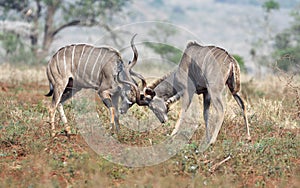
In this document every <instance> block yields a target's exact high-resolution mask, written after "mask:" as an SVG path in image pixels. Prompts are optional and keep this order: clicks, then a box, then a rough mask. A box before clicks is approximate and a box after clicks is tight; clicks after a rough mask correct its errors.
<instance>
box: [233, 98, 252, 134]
mask: <svg viewBox="0 0 300 188" xmlns="http://www.w3.org/2000/svg"><path fill="white" fill-rule="evenodd" d="M233 97H234V99H235V100H236V102H237V103H238V105H239V106H240V107H241V109H242V111H243V116H244V122H245V125H246V130H247V140H251V135H250V130H249V124H248V118H247V109H246V107H245V105H244V101H243V100H242V98H241V97H240V96H239V95H238V94H234V95H233Z"/></svg>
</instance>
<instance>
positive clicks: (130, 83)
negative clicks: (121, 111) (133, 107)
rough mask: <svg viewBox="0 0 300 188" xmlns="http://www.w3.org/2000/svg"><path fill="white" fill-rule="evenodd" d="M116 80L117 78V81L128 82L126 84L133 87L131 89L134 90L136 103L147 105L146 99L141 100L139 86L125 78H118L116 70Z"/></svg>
mask: <svg viewBox="0 0 300 188" xmlns="http://www.w3.org/2000/svg"><path fill="white" fill-rule="evenodd" d="M117 80H118V82H120V83H123V84H128V85H130V86H131V87H132V88H133V90H134V92H135V97H136V103H137V104H138V105H140V106H142V105H147V104H148V102H147V101H144V100H143V101H142V100H141V96H140V92H139V88H138V87H137V86H136V85H135V84H134V83H132V82H130V81H126V80H121V78H120V72H118V75H117Z"/></svg>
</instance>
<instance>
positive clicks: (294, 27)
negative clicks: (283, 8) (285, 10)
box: [274, 7, 300, 73]
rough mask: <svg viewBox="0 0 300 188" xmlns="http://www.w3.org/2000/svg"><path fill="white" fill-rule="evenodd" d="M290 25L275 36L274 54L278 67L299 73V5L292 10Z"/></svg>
mask: <svg viewBox="0 0 300 188" xmlns="http://www.w3.org/2000/svg"><path fill="white" fill-rule="evenodd" d="M292 16H293V18H294V20H293V22H292V24H291V27H290V28H288V29H285V30H284V31H283V32H282V33H279V34H277V35H276V37H275V51H274V55H275V57H276V58H277V59H278V60H277V62H276V63H277V66H278V68H280V69H282V70H285V71H291V72H296V73H300V7H298V8H297V9H295V10H294V11H293V12H292Z"/></svg>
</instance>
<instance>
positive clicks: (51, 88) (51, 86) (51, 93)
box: [45, 83, 53, 97]
mask: <svg viewBox="0 0 300 188" xmlns="http://www.w3.org/2000/svg"><path fill="white" fill-rule="evenodd" d="M49 87H50V91H49V93H48V94H46V95H45V96H46V97H51V96H52V95H53V85H52V84H51V83H50V84H49Z"/></svg>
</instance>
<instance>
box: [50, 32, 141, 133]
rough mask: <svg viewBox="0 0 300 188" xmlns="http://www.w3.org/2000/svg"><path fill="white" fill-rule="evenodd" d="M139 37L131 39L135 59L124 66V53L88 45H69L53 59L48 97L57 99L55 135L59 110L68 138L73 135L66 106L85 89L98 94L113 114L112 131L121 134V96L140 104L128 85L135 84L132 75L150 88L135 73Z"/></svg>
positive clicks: (52, 111)
mask: <svg viewBox="0 0 300 188" xmlns="http://www.w3.org/2000/svg"><path fill="white" fill-rule="evenodd" d="M135 36H136V35H134V36H133V37H132V39H131V48H132V50H133V53H134V57H133V60H132V62H130V63H128V64H125V63H123V61H122V58H121V55H120V53H119V52H118V51H117V50H115V49H113V48H110V47H94V46H91V45H87V44H73V45H69V46H65V47H63V48H61V49H59V50H58V51H57V52H56V53H55V54H54V55H53V56H52V58H51V59H50V60H49V62H48V66H47V76H48V80H49V83H50V84H49V85H50V92H49V93H48V94H47V95H46V96H53V97H52V103H51V106H50V109H49V117H50V124H51V129H52V136H55V113H56V109H58V111H59V113H60V116H61V120H62V121H63V123H64V124H65V133H66V135H69V134H70V132H71V130H70V126H69V125H68V122H67V118H66V116H65V113H64V110H63V104H64V102H65V101H66V100H68V99H69V98H71V97H72V96H73V95H74V94H75V93H77V92H78V91H80V90H81V89H83V88H84V89H94V90H96V91H97V93H98V95H99V97H100V98H101V99H102V101H103V103H104V104H105V106H106V107H107V108H108V109H109V111H110V123H111V126H112V130H114V127H116V131H117V132H118V130H119V119H118V100H119V97H121V100H123V101H124V102H125V103H132V102H135V103H138V104H140V102H139V101H140V100H139V95H136V94H133V92H134V90H132V89H131V86H130V85H128V83H131V84H133V79H132V76H136V77H138V78H140V79H142V81H143V84H144V85H146V82H145V80H144V78H143V77H142V76H141V75H140V74H138V73H135V72H133V71H132V67H133V66H134V65H135V64H136V62H137V58H138V52H137V50H136V47H135V45H134V37H135ZM120 82H121V83H120ZM123 83H125V84H123ZM133 85H135V84H133ZM135 96H138V98H135Z"/></svg>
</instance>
